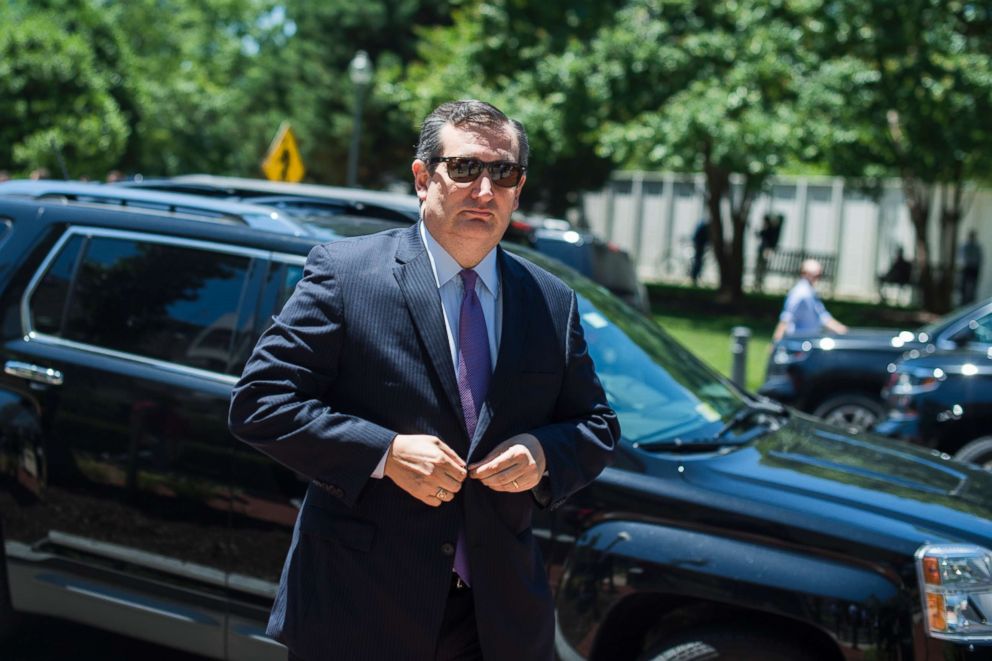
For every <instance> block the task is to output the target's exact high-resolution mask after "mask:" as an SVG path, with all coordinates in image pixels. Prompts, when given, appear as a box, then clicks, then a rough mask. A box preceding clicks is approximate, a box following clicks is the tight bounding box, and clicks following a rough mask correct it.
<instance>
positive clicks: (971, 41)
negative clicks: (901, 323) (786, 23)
mask: <svg viewBox="0 0 992 661" xmlns="http://www.w3.org/2000/svg"><path fill="white" fill-rule="evenodd" d="M817 15H818V17H819V18H818V20H817V22H816V23H815V24H811V26H810V27H811V28H813V29H811V30H810V41H811V44H812V45H813V47H815V48H816V49H818V50H819V51H820V52H822V53H824V54H830V56H829V57H828V58H827V59H826V61H825V63H824V65H823V66H822V68H821V69H820V70H819V71H818V72H817V73H816V75H815V76H814V77H813V78H812V79H811V81H810V82H811V84H810V85H809V86H808V87H807V88H806V107H807V108H808V109H809V110H810V112H811V113H817V114H819V115H820V117H821V118H822V119H823V120H824V121H820V122H816V123H814V124H813V126H815V127H817V129H818V134H817V135H816V142H817V143H818V145H819V147H820V150H819V152H818V157H819V158H822V159H823V160H824V161H825V162H826V163H827V164H828V166H829V168H830V169H831V170H832V171H833V172H835V173H838V174H842V175H845V176H849V177H855V178H867V179H872V178H876V177H879V176H892V175H895V176H899V177H900V178H901V179H902V183H903V191H904V193H905V196H906V199H907V204H908V206H909V213H910V218H911V220H912V223H913V226H914V228H915V232H916V242H915V243H916V245H915V255H916V261H917V270H918V273H919V275H920V283H921V290H922V293H923V304H924V307H927V308H928V309H932V310H936V311H941V310H946V309H948V308H949V307H950V305H951V294H952V291H953V283H954V275H955V271H956V264H955V261H956V260H955V256H956V248H957V236H958V226H959V223H960V220H961V218H962V217H963V216H964V214H965V212H966V208H965V207H966V204H967V201H968V196H967V194H966V191H965V188H966V186H967V185H968V183H969V182H970V181H976V180H977V181H989V180H990V179H992V128H990V127H992V124H990V122H989V117H990V116H992V42H990V41H989V38H988V35H989V34H990V33H992V6H989V5H988V4H987V3H969V2H954V1H948V0H906V1H905V2H898V3H884V2H864V1H861V2H855V1H854V0H827V1H825V2H823V6H822V7H821V8H820V10H819V12H818V14H817ZM938 194H939V197H938ZM938 199H939V209H934V206H935V204H937V202H938ZM932 213H936V215H937V218H938V226H939V228H940V233H939V242H938V247H937V251H936V254H934V253H933V252H932V251H931V240H930V233H929V229H930V223H929V220H930V217H931V214H932ZM935 267H937V268H935Z"/></svg>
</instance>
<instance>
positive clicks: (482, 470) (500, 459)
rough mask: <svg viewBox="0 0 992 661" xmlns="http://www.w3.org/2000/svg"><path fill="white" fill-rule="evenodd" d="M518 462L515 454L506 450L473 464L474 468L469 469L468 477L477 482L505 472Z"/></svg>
mask: <svg viewBox="0 0 992 661" xmlns="http://www.w3.org/2000/svg"><path fill="white" fill-rule="evenodd" d="M518 461H519V457H518V456H517V455H516V453H514V452H511V451H509V450H507V451H505V452H502V453H500V454H498V455H496V456H494V457H486V459H484V460H483V461H482V462H480V463H478V464H475V466H474V468H470V469H469V475H471V476H472V477H474V478H476V479H477V480H482V479H485V478H487V477H489V476H490V475H494V474H496V473H499V472H500V471H503V470H506V469H507V468H509V467H510V466H512V465H513V464H515V463H517V462H518Z"/></svg>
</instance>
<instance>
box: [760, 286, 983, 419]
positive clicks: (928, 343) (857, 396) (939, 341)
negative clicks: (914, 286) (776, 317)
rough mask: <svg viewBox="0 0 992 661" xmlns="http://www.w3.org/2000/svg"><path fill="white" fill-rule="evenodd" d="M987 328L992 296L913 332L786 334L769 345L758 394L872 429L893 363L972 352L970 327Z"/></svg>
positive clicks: (881, 407) (881, 411)
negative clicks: (964, 350) (914, 357)
mask: <svg viewBox="0 0 992 661" xmlns="http://www.w3.org/2000/svg"><path fill="white" fill-rule="evenodd" d="M990 324H992V298H990V299H986V300H984V301H981V302H980V303H977V304H975V305H970V306H967V307H963V308H960V309H958V310H955V311H953V312H951V313H950V314H948V315H946V316H944V317H942V318H941V319H938V320H937V321H935V322H933V323H931V324H927V325H925V326H922V327H920V328H917V329H915V330H906V329H874V328H852V329H850V330H849V331H848V332H847V333H846V334H844V335H818V334H809V335H793V336H787V337H785V338H784V339H782V340H781V341H780V342H778V343H777V344H776V345H775V346H774V347H773V349H772V352H771V355H770V356H769V359H768V367H767V370H766V375H765V382H764V384H762V386H761V387H760V388H759V390H758V392H759V393H761V394H762V395H766V396H768V397H771V398H773V399H776V400H778V401H780V402H782V403H785V404H788V405H790V406H794V407H796V408H798V409H800V410H802V411H806V412H809V413H813V414H814V415H816V416H818V417H821V418H823V419H825V420H827V421H828V422H830V423H832V424H834V425H838V426H842V427H846V428H854V429H858V430H866V429H871V428H872V427H873V426H874V425H875V424H877V423H878V422H880V421H881V420H882V418H883V417H884V413H885V403H884V401H883V398H882V388H883V387H884V386H885V384H886V383H887V382H888V380H889V376H890V375H891V372H890V371H889V365H890V364H891V363H893V362H894V361H896V360H898V359H899V358H900V357H901V356H902V355H903V354H909V355H913V352H914V351H915V352H916V355H920V354H925V353H930V352H933V351H937V350H945V351H946V350H952V349H957V348H975V346H973V342H974V334H973V331H972V326H973V325H981V326H983V327H988V326H989V325H990ZM977 348H979V349H980V348H981V347H980V346H978V347H977Z"/></svg>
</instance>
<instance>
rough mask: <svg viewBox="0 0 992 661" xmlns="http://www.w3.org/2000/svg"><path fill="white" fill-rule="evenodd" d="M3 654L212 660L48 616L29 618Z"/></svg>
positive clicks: (45, 659) (47, 660)
mask: <svg viewBox="0 0 992 661" xmlns="http://www.w3.org/2000/svg"><path fill="white" fill-rule="evenodd" d="M0 657H2V658H3V660H4V661H68V660H72V661H89V660H90V659H93V660H94V661H96V660H99V661H109V660H111V659H113V660H114V661H131V660H132V659H134V660H135V661H208V660H207V659H206V658H205V657H202V656H197V655H195V654H184V653H182V652H177V651H176V650H172V649H167V648H165V647H159V646H158V645H150V644H148V643H143V642H141V641H138V640H135V639H133V638H127V637H126V636H118V635H116V634H112V633H107V632H104V631H100V630H97V629H90V628H88V627H84V626H82V625H79V624H74V623H72V622H67V621H65V620H57V619H54V618H47V617H46V618H30V619H26V620H25V621H24V622H23V624H21V627H20V629H18V631H17V633H16V634H15V636H14V640H13V641H12V644H11V645H9V646H8V645H5V646H4V648H3V649H2V650H0Z"/></svg>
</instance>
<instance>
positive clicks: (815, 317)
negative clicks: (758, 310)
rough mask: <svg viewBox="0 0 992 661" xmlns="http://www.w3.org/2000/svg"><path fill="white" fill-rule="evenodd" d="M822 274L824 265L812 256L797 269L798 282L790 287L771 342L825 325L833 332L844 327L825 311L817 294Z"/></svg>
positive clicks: (845, 327) (844, 331)
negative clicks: (817, 286)
mask: <svg viewBox="0 0 992 661" xmlns="http://www.w3.org/2000/svg"><path fill="white" fill-rule="evenodd" d="M822 274H823V266H822V265H821V264H820V262H818V261H816V260H815V259H807V260H806V261H804V262H803V263H802V266H801V267H800V271H799V281H798V282H797V283H796V284H795V285H794V286H793V287H792V289H790V290H789V294H788V295H787V296H786V297H785V305H784V306H783V307H782V314H781V315H780V316H779V320H778V325H777V326H775V332H774V333H772V342H773V343H774V342H778V341H779V340H781V339H782V338H783V337H785V336H786V335H795V334H797V333H818V332H820V331H821V330H822V329H824V328H826V329H827V330H829V331H830V332H832V333H837V334H843V333H846V332H847V326H845V325H844V324H842V323H840V322H839V321H837V320H836V319H834V318H833V316H831V314H830V313H829V312H827V308H826V307H825V306H824V305H823V301H821V300H820V297H819V295H818V294H817V293H816V283H817V281H818V280H819V279H820V276H821V275H822Z"/></svg>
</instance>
